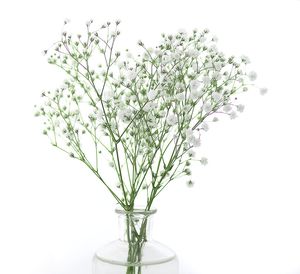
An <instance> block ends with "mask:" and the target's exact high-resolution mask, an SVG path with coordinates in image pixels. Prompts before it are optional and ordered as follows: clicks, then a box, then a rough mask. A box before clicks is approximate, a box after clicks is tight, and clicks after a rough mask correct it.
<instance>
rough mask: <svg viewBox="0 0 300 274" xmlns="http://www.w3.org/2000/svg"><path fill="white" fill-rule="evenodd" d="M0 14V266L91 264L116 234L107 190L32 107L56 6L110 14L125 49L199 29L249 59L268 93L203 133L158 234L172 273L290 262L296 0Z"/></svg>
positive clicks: (297, 184)
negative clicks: (199, 162) (195, 160)
mask: <svg viewBox="0 0 300 274" xmlns="http://www.w3.org/2000/svg"><path fill="white" fill-rule="evenodd" d="M0 13H1V16H0V39H1V42H0V47H1V51H0V70H1V74H0V78H1V80H0V94H1V97H0V131H1V134H0V141H1V142H0V161H1V165H0V273H1V274H17V273H22V274H90V273H91V258H92V256H93V253H94V251H95V250H96V249H97V248H98V247H100V246H101V244H103V243H105V242H107V241H109V240H112V239H114V238H115V237H116V236H117V218H116V216H115V214H114V213H113V210H114V206H115V205H114V202H113V200H112V199H111V197H110V196H109V195H108V193H106V192H105V191H104V188H103V187H102V186H101V184H100V183H99V182H98V181H97V180H96V179H95V178H94V177H93V175H92V174H91V173H90V172H89V170H87V169H86V168H84V167H83V166H81V164H80V163H79V162H76V161H75V160H73V161H72V160H71V159H69V158H68V157H67V156H66V155H64V154H62V153H60V152H59V151H56V150H54V149H53V148H52V147H51V146H50V144H49V143H48V140H47V138H46V137H44V136H42V135H41V134H40V131H41V125H40V123H39V121H38V120H37V119H35V118H34V117H33V112H34V111H33V105H34V104H35V103H38V102H39V100H40V97H39V96H40V92H41V91H42V90H43V89H45V88H55V87H57V86H59V85H60V80H61V79H63V75H62V74H61V72H60V71H58V70H57V69H54V67H52V66H49V65H48V64H47V62H46V60H45V58H44V57H43V56H42V55H41V51H42V50H43V49H44V48H45V47H48V45H50V44H51V43H52V42H54V41H56V39H57V38H58V37H59V35H60V30H61V27H62V22H63V20H64V19H65V18H70V19H71V20H72V22H73V23H74V24H78V25H80V24H82V25H83V24H84V23H85V21H86V20H88V19H90V18H94V19H95V22H96V23H99V24H101V23H103V22H106V20H114V19H117V18H120V19H121V20H122V25H121V29H122V37H123V38H121V45H120V46H121V48H122V47H124V48H125V47H127V46H128V47H130V48H131V49H134V47H135V43H136V41H137V40H138V39H142V40H143V41H145V42H146V43H147V44H148V45H151V46H154V45H155V43H156V42H157V41H159V34H160V33H161V32H171V33H172V32H175V31H177V30H178V29H179V28H185V29H187V30H192V29H193V28H195V27H196V28H199V29H201V28H205V27H207V28H209V29H210V30H211V31H212V32H213V33H215V34H216V35H217V36H218V37H219V45H220V46H219V47H220V48H221V49H222V50H223V51H224V52H226V53H228V54H237V55H239V54H246V55H248V56H250V57H251V60H252V64H251V65H252V66H253V69H255V70H256V71H257V72H258V74H259V78H258V84H259V85H262V86H267V87H268V88H269V94H268V95H267V96H264V97H261V96H259V94H258V93H256V92H253V93H252V94H249V95H248V96H246V97H245V98H244V99H245V100H244V101H245V102H246V105H247V109H246V110H245V112H244V113H243V114H242V115H241V117H240V118H239V119H237V120H234V121H228V120H227V119H224V120H223V121H221V122H220V123H219V124H214V126H213V127H212V128H211V130H210V131H209V132H208V133H207V134H206V135H205V136H204V138H203V145H202V147H201V148H200V154H201V155H205V156H207V157H208V158H209V165H208V166H207V167H205V168H204V167H199V166H194V167H193V171H194V178H195V181H196V185H195V187H194V188H192V189H191V188H187V187H186V185H185V182H184V180H183V181H182V182H177V183H176V184H174V185H173V186H171V187H170V188H169V189H168V191H166V192H165V193H164V194H162V196H161V197H160V199H159V201H158V202H157V204H156V207H157V208H158V209H159V211H158V213H157V216H156V218H155V226H154V227H155V230H154V234H155V238H156V239H158V240H161V241H162V242H164V243H165V244H167V245H169V246H170V247H172V248H173V249H174V250H175V251H177V253H178V255H179V258H180V260H181V274H199V273H201V274H217V273H218V274H220V273H224V274H227V273H230V274H277V273H278V274H279V273H280V274H296V273H300V175H299V169H300V166H299V164H300V161H299V155H300V145H299V140H300V131H299V125H300V123H299V118H300V115H299V100H300V90H299V77H300V75H299V72H300V70H299V64H300V53H299V49H300V35H299V34H300V31H299V29H300V1H299V0H281V1H275V0H272V1H266V0H251V1H250V0H249V1H241V0H239V1H233V0H219V1H217V0H210V1H201V0H200V1H192V0H184V1H177V0H174V1H162V0H160V1H156V0H152V1H121V0H120V1H113V0H112V1H102V0H98V1H91V0H85V1H74V0H73V1H71V0H70V1H69V0H51V1H34V0H28V1H21V0H19V1H13V0H11V1H2V2H1V4H0ZM166 274H167V273H166Z"/></svg>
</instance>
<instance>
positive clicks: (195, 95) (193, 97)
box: [189, 90, 203, 100]
mask: <svg viewBox="0 0 300 274" xmlns="http://www.w3.org/2000/svg"><path fill="white" fill-rule="evenodd" d="M202 95H203V90H199V91H198V90H192V91H191V93H190V96H189V99H191V100H197V99H199V98H200V97H201V96H202Z"/></svg>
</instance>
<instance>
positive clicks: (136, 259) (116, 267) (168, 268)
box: [93, 209, 178, 274]
mask: <svg viewBox="0 0 300 274" xmlns="http://www.w3.org/2000/svg"><path fill="white" fill-rule="evenodd" d="M116 212H117V213H118V215H119V231H120V235H119V239H118V240H116V241H113V242H111V243H109V244H107V245H106V246H104V247H103V248H101V249H100V250H98V251H97V252H96V254H95V256H94V259H93V269H94V274H178V260H177V256H176V254H175V253H174V252H173V251H172V250H170V249H169V248H168V247H166V246H164V245H162V244H160V243H158V242H156V241H153V240H152V239H151V233H150V232H151V219H152V216H153V214H155V213H156V210H148V211H145V210H139V209H137V210H133V211H130V212H128V211H124V210H122V209H117V210H116Z"/></svg>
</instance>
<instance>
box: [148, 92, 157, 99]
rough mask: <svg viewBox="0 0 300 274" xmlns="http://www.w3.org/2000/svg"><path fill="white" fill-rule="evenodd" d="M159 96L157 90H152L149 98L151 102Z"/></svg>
mask: <svg viewBox="0 0 300 274" xmlns="http://www.w3.org/2000/svg"><path fill="white" fill-rule="evenodd" d="M156 96H157V91H156V90H150V91H149V92H148V94H147V97H148V99H149V100H150V101H152V100H154V99H155V98H156Z"/></svg>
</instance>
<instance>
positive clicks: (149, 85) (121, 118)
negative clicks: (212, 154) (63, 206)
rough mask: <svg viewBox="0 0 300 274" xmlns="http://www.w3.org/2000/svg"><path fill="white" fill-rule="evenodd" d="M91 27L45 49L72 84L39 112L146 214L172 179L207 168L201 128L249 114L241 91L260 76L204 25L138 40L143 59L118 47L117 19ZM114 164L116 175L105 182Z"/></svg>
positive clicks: (59, 142) (123, 198)
mask: <svg viewBox="0 0 300 274" xmlns="http://www.w3.org/2000/svg"><path fill="white" fill-rule="evenodd" d="M92 23H93V22H92V21H89V22H87V24H86V33H85V34H84V35H76V36H72V35H71V34H69V33H67V32H63V33H62V35H61V38H60V40H59V41H58V42H57V43H55V45H54V46H53V47H51V49H49V50H47V51H45V54H46V55H47V56H48V62H49V63H50V64H52V65H55V66H57V67H59V68H60V69H62V70H63V71H64V72H65V73H66V76H67V79H66V80H65V82H64V84H63V86H61V87H60V88H58V89H57V90H55V91H53V92H48V91H47V92H43V93H42V96H43V97H44V99H45V103H44V104H43V106H41V107H37V108H36V116H41V117H42V118H43V121H44V131H43V133H44V134H45V135H47V136H48V137H49V138H50V141H51V143H52V145H53V146H54V147H56V148H59V149H60V150H62V151H64V152H66V153H67V154H68V155H69V156H71V157H72V158H75V159H78V160H79V161H81V162H82V163H83V164H85V165H86V166H87V167H88V168H89V169H90V170H91V171H92V172H93V173H94V174H95V175H96V176H97V178H98V179H99V180H100V181H101V183H103V185H104V186H105V187H106V188H107V190H108V191H109V192H110V193H111V194H112V196H113V197H114V198H115V199H116V201H117V203H118V204H119V205H120V206H121V207H122V208H124V210H126V211H131V210H133V209H134V208H135V205H136V203H137V201H138V199H145V200H144V202H143V204H145V209H146V210H149V209H150V208H151V206H152V204H153V201H154V200H155V198H156V197H157V196H158V195H159V194H160V193H161V191H162V190H163V189H164V188H165V187H166V186H167V185H168V184H169V183H170V182H172V181H174V180H175V179H177V178H179V177H182V176H190V175H191V170H190V165H191V163H192V161H199V162H200V163H201V164H203V165H205V164H206V163H207V159H206V158H205V157H202V158H201V157H199V159H196V158H195V150H194V149H195V148H197V147H199V146H200V144H201V134H202V132H203V131H207V130H208V127H209V123H210V122H216V121H218V116H219V115H221V114H223V115H227V116H228V117H229V118H231V119H234V118H236V117H237V113H238V112H242V111H243V109H244V106H243V105H241V104H237V103H236V102H237V100H236V99H237V95H238V94H240V93H243V92H246V91H247V90H248V86H249V82H250V81H253V80H255V78H256V73H255V72H246V70H245V67H246V65H247V64H248V63H249V59H248V58H247V57H245V56H241V57H239V58H236V57H234V56H229V57H227V56H225V55H224V54H223V53H222V52H220V51H218V49H217V47H216V42H217V39H216V37H214V36H211V35H210V33H209V31H208V30H207V29H205V30H203V31H198V30H194V31H193V32H192V33H190V34H188V33H186V32H185V31H179V32H178V33H175V34H173V35H165V34H163V35H162V41H161V43H160V44H159V45H158V46H157V47H155V48H149V47H147V46H146V45H144V43H143V42H141V41H140V42H138V45H139V46H140V48H141V49H142V53H141V54H139V55H133V54H131V53H130V52H129V51H128V50H126V51H125V52H124V53H120V52H118V51H115V44H116V41H117V39H118V36H119V35H120V31H119V29H118V27H119V24H120V22H119V21H116V22H115V23H110V22H108V23H106V24H104V25H103V26H102V27H100V28H99V29H97V28H95V29H94V28H93V27H92V26H93V24H92ZM65 24H67V21H66V22H65ZM265 92H266V89H261V93H265ZM108 166H110V167H111V168H113V170H114V174H115V178H112V177H111V176H109V178H105V174H107V172H106V169H107V168H108ZM187 181H188V185H192V184H193V181H192V180H190V179H189V180H187ZM139 204H141V201H140V200H139Z"/></svg>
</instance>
